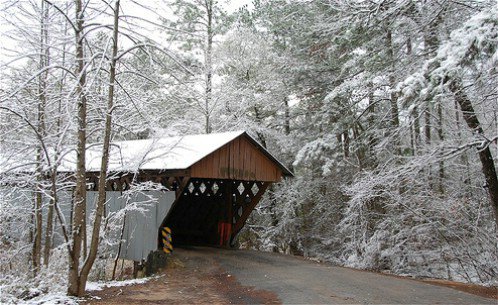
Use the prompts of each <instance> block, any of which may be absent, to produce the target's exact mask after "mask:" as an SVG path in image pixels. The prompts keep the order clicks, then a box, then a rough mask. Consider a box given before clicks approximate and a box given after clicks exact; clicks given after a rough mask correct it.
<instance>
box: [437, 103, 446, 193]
mask: <svg viewBox="0 0 498 305" xmlns="http://www.w3.org/2000/svg"><path fill="white" fill-rule="evenodd" d="M442 108H443V107H442V106H441V103H438V104H437V106H436V109H437V116H438V124H437V134H438V137H439V140H440V141H441V142H442V141H444V133H443V109H442ZM438 167H439V169H438V172H439V192H440V193H441V194H444V161H443V160H442V159H440V160H439V162H438Z"/></svg>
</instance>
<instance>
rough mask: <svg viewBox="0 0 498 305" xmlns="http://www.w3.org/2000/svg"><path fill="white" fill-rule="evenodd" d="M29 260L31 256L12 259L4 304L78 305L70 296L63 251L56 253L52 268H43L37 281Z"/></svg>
mask: <svg viewBox="0 0 498 305" xmlns="http://www.w3.org/2000/svg"><path fill="white" fill-rule="evenodd" d="M3 254H7V255H8V253H3ZM5 257H8V256H5ZM5 257H4V258H5ZM26 257H29V252H27V253H23V254H22V255H11V256H10V257H9V266H8V267H4V268H3V269H2V273H1V275H0V304H77V301H78V300H77V299H76V298H72V297H68V296H66V291H67V288H66V284H67V265H66V261H67V259H66V258H65V256H64V252H63V251H62V250H60V249H54V251H53V253H52V256H51V264H50V266H49V268H41V270H40V272H39V273H38V274H37V275H36V276H35V277H33V272H32V270H29V264H28V263H27V261H26Z"/></svg>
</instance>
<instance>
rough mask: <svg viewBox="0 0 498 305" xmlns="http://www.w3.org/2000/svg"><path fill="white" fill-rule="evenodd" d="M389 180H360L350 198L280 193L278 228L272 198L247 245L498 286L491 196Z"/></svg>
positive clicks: (333, 191)
mask: <svg viewBox="0 0 498 305" xmlns="http://www.w3.org/2000/svg"><path fill="white" fill-rule="evenodd" d="M392 177H394V178H398V179H397V180H396V179H394V178H393V179H391V178H392ZM384 178H385V179H382V177H379V175H376V176H365V177H364V178H363V179H358V180H357V181H356V183H354V184H352V185H351V186H350V187H348V188H346V189H345V191H344V193H345V194H346V196H344V195H342V196H343V197H340V196H341V195H340V194H339V193H340V191H341V189H339V191H338V190H337V189H329V190H327V189H325V188H323V190H324V191H323V192H322V193H321V194H320V193H314V194H310V193H309V192H305V191H301V192H300V191H299V190H306V189H313V190H317V189H320V181H316V180H315V181H314V183H315V185H314V186H313V185H311V184H310V185H306V182H295V183H294V184H293V185H291V186H289V187H287V186H283V187H282V186H280V189H278V190H277V191H276V194H274V196H275V197H276V198H281V200H282V202H279V203H278V204H277V205H276V206H275V207H273V209H274V210H275V211H276V216H277V219H278V222H277V224H276V225H275V226H273V225H272V215H271V213H270V212H269V209H268V208H266V209H265V207H267V206H268V205H269V204H270V203H269V202H270V201H269V198H265V199H264V200H263V202H262V207H261V208H260V210H258V211H257V213H255V214H256V215H254V216H253V218H252V220H251V222H252V223H258V224H263V225H251V224H250V223H249V226H248V228H247V229H246V231H245V232H244V233H243V234H241V238H242V246H244V247H246V248H253V249H257V250H260V251H275V252H281V253H287V254H294V255H303V256H306V257H310V258H318V259H320V260H322V261H328V262H331V263H333V264H336V265H341V266H347V267H352V268H358V269H365V270H371V271H376V272H384V273H390V274H397V275H404V276H412V277H418V278H440V279H447V280H452V281H459V282H465V283H476V284H481V285H488V286H496V285H498V243H497V240H496V229H495V227H494V219H493V211H492V210H491V208H490V206H489V203H488V199H487V196H486V193H485V191H483V190H479V189H470V187H469V188H468V189H466V188H460V189H450V188H449V187H448V193H447V194H440V193H437V192H434V190H432V189H427V188H426V187H425V185H424V184H423V183H422V182H420V180H417V176H413V177H410V176H408V175H407V176H405V177H402V178H403V179H401V178H400V177H399V174H398V175H396V176H394V175H393V176H389V175H386V176H385V177H384ZM296 186H297V188H296ZM293 189H297V190H298V191H294V190H293ZM469 189H470V191H469ZM342 190H344V189H342ZM344 199H345V200H344ZM273 217H275V216H273ZM273 220H274V219H273Z"/></svg>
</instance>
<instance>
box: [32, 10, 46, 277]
mask: <svg viewBox="0 0 498 305" xmlns="http://www.w3.org/2000/svg"><path fill="white" fill-rule="evenodd" d="M40 14H41V15H40V59H39V68H40V70H42V69H44V68H45V67H47V66H48V64H49V62H48V57H49V53H48V52H49V51H48V50H49V49H48V32H47V24H48V7H46V6H45V3H44V2H43V1H42V2H41V11H40ZM47 78H48V71H46V72H44V73H41V74H40V75H39V76H38V127H37V128H38V130H37V133H38V137H39V138H40V140H39V141H40V143H39V146H38V148H37V152H36V161H37V165H38V171H37V178H36V180H37V186H36V199H35V200H36V203H35V223H36V229H35V236H34V244H33V267H34V272H35V274H36V273H37V272H38V271H39V268H40V265H41V252H42V231H43V230H42V228H43V217H42V204H43V198H42V192H43V186H42V182H43V178H44V168H43V163H44V162H43V156H42V154H43V148H42V145H43V143H42V141H44V140H45V136H46V126H45V108H46V104H47V95H46V90H47Z"/></svg>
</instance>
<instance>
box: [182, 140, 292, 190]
mask: <svg viewBox="0 0 498 305" xmlns="http://www.w3.org/2000/svg"><path fill="white" fill-rule="evenodd" d="M190 176H191V177H196V178H213V179H233V180H246V181H268V182H277V181H280V178H281V176H282V170H281V169H280V168H279V166H278V165H277V164H275V163H274V162H273V161H272V160H270V159H269V158H268V157H267V156H266V155H265V154H264V153H263V152H261V151H260V150H259V149H258V148H257V147H256V146H255V145H254V144H252V143H251V142H250V141H249V140H248V139H247V138H246V137H244V136H240V137H238V138H236V139H234V140H233V141H231V142H230V143H228V144H226V145H225V146H222V147H221V148H219V149H218V150H216V151H214V152H213V153H211V154H210V155H208V156H206V157H205V158H203V159H202V160H200V161H198V162H197V163H195V164H194V165H192V166H191V167H190Z"/></svg>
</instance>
